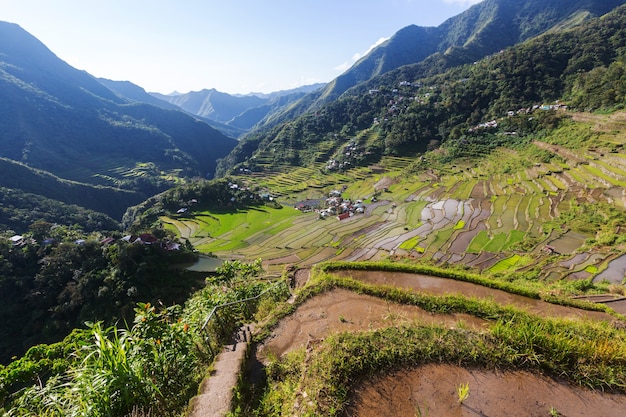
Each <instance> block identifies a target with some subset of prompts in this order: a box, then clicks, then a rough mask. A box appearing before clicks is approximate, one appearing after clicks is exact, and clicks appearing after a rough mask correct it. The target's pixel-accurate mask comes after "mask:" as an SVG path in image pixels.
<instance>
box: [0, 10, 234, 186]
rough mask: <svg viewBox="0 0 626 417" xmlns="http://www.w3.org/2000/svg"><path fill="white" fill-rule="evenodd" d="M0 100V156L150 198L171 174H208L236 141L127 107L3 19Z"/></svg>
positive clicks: (170, 115) (183, 120) (184, 120)
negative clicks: (136, 192)
mask: <svg viewBox="0 0 626 417" xmlns="http://www.w3.org/2000/svg"><path fill="white" fill-rule="evenodd" d="M0 95H1V96H2V101H1V102H0V156H2V157H5V158H9V159H13V160H15V161H19V162H22V163H25V164H28V165H29V166H31V167H35V168H39V169H43V170H46V171H49V172H51V173H53V174H55V175H57V176H59V177H61V178H67V179H72V180H76V181H81V182H89V183H92V184H101V185H114V186H118V187H121V188H126V189H132V190H136V191H139V192H143V193H146V194H150V193H154V192H155V191H158V190H162V189H164V187H166V186H167V185H168V181H169V184H171V183H172V182H171V176H177V177H194V176H201V177H206V176H209V177H210V176H212V175H213V172H214V169H215V161H216V160H217V159H218V158H220V157H222V156H224V155H226V154H227V153H228V152H229V151H230V150H231V149H232V147H233V146H234V145H235V143H236V141H235V140H234V139H231V138H228V137H226V136H224V135H223V134H222V133H220V132H218V131H217V130H215V129H213V128H211V127H210V126H208V125H207V124H206V123H203V122H200V121H198V120H197V119H194V118H192V117H190V116H188V115H186V114H184V113H183V112H180V111H168V110H163V109H161V108H157V107H154V106H150V105H146V104H138V103H130V102H129V101H128V100H126V99H124V98H121V97H120V96H119V95H117V94H115V93H113V92H112V91H111V90H109V89H108V88H106V87H105V86H104V85H103V84H101V83H100V82H98V80H96V79H95V78H94V77H92V76H91V75H89V74H87V73H85V72H83V71H78V70H76V69H74V68H72V67H71V66H69V65H68V64H67V63H65V62H64V61H62V60H60V59H59V58H57V57H56V56H55V55H54V54H53V53H52V52H51V51H50V50H48V49H47V48H46V47H45V46H44V45H43V44H42V43H41V42H39V41H38V40H37V39H35V38H34V37H32V36H31V35H30V34H28V33H27V32H25V31H24V30H23V29H21V28H20V27H19V26H18V25H15V24H10V23H4V22H3V23H0ZM146 164H148V165H150V169H145V168H146ZM138 168H140V172H137V171H135V170H136V169H138ZM168 176H170V179H168ZM0 185H1V184H0Z"/></svg>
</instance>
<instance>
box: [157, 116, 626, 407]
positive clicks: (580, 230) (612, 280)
mask: <svg viewBox="0 0 626 417" xmlns="http://www.w3.org/2000/svg"><path fill="white" fill-rule="evenodd" d="M625 128H626V113H614V114H611V115H598V114H576V115H574V117H573V118H572V121H571V122H567V123H565V124H563V125H562V126H561V127H560V128H558V129H556V130H554V131H552V132H551V133H550V134H549V135H543V136H541V137H539V136H537V137H534V138H530V140H526V141H520V142H519V143H514V144H512V145H511V146H508V147H501V148H498V149H496V150H495V151H493V152H492V153H490V154H489V155H487V156H484V157H481V158H474V159H471V160H469V159H467V160H465V159H456V160H454V162H452V163H451V162H446V158H445V154H444V153H445V148H442V149H443V150H442V149H440V150H438V151H434V152H430V153H427V154H425V155H424V156H422V157H419V158H408V157H406V158H401V157H390V156H385V157H383V158H382V159H381V160H380V161H379V162H378V163H377V164H375V165H370V166H367V167H360V168H355V169H352V170H348V171H345V172H341V173H337V172H334V173H328V172H327V171H325V170H324V164H323V163H321V162H320V163H319V165H315V166H312V167H304V168H287V167H282V168H280V169H279V168H278V167H272V166H269V165H268V166H267V167H265V172H264V173H263V174H258V173H249V174H248V175H241V176H238V177H233V178H232V179H231V180H230V181H231V182H232V187H238V188H239V189H250V190H252V189H255V190H262V192H263V194H264V195H265V196H266V197H267V198H268V199H269V198H270V197H271V198H273V199H274V200H275V202H278V203H279V204H280V206H279V205H276V204H268V205H266V206H263V205H261V206H252V207H248V208H245V209H243V208H241V209H238V210H230V211H228V210H206V211H201V210H193V209H191V210H189V212H184V213H181V214H180V215H176V216H175V215H170V216H165V215H162V216H161V217H160V218H159V219H160V221H161V223H162V224H163V225H165V227H167V228H169V229H170V230H172V231H175V232H176V233H177V234H178V235H179V236H181V237H182V238H186V239H188V240H189V241H190V242H191V243H192V244H193V245H194V246H195V248H196V249H198V251H200V252H201V253H206V254H210V256H216V257H218V258H219V259H224V260H225V259H230V260H238V261H251V260H253V259H256V260H262V263H263V268H264V269H265V271H266V272H267V273H269V274H274V275H273V276H278V275H276V274H282V276H283V277H284V276H285V271H295V272H289V273H288V274H287V275H288V276H289V278H290V282H291V284H292V294H291V298H290V300H289V302H285V303H280V302H279V303H277V305H276V306H273V308H272V309H271V310H269V309H268V310H265V311H264V314H266V315H257V316H256V324H255V328H256V329H255V331H254V332H253V335H252V336H251V337H252V339H251V340H252V342H253V343H252V344H251V346H252V347H246V348H245V349H246V351H247V358H248V359H247V360H246V359H242V355H244V354H243V353H241V348H236V347H235V346H236V345H237V342H235V344H233V345H232V347H231V345H228V346H227V348H226V349H225V350H224V352H223V353H222V354H221V355H225V356H224V357H222V356H220V357H219V358H218V359H217V360H216V362H215V363H214V365H213V368H212V371H211V376H210V377H209V378H207V379H206V380H205V383H203V384H202V386H201V387H200V391H199V394H198V395H197V396H196V397H194V399H193V400H192V401H191V402H190V405H189V409H188V415H189V416H191V417H194V416H201V415H206V414H207V413H209V414H210V413H211V412H216V411H215V410H217V409H219V407H221V410H222V411H221V413H222V414H221V415H224V411H223V410H231V411H230V414H229V415H231V416H247V415H276V416H278V415H302V416H317V415H351V416H361V417H370V416H371V417H374V416H376V417H378V416H396V415H411V416H450V415H459V416H460V415H463V416H470V415H529V416H530V415H532V416H535V415H537V416H540V415H555V416H556V415H568V416H570V415H581V416H582V415H591V414H590V413H599V414H597V415H603V416H618V415H621V412H622V411H621V410H623V409H624V407H625V406H626V397H625V396H624V387H625V386H626V382H625V381H626V378H625V376H624V375H625V374H626V373H625V371H624V364H623V358H624V357H625V356H624V339H625V338H624V330H623V328H624V326H625V324H624V323H626V319H625V318H624V314H626V298H625V297H624V277H625V274H626V255H625V251H626V245H625V242H626V239H624V237H623V232H624V227H625V226H624V225H626V216H625V213H626V198H625V197H626V196H625V194H624V186H623V184H624V183H626V158H624V156H623V155H622V154H621V150H622V147H623V144H624V143H625V142H626V136H624V134H623V133H622V132H624V131H626V129H625ZM347 206H348V207H350V209H349V210H348V209H345V208H344V209H341V207H347ZM574 335H575V336H574ZM248 337H250V336H245V337H244V339H246V340H247V338H248ZM231 351H232V355H235V354H237V355H238V356H237V357H238V358H239V359H238V360H239V361H243V364H244V365H243V366H242V368H241V370H240V369H239V367H238V366H236V365H232V363H231V362H230V361H231V359H227V358H226V356H227V355H231ZM237 352H239V353H237ZM220 358H222V359H220ZM224 368H226V371H225V370H224ZM233 371H234V372H235V374H236V373H239V372H241V373H240V376H239V377H238V379H237V377H236V376H233V374H232V372H233ZM225 374H226V376H225ZM261 375H262V376H261ZM236 380H237V381H238V383H237V384H236V387H235V388H234V391H233V390H232V389H231V387H232V386H233V385H234V384H235V381H236ZM511 387H513V388H511ZM216 398H219V399H220V400H219V401H217V400H216ZM216 413H217V414H219V413H218V412H216Z"/></svg>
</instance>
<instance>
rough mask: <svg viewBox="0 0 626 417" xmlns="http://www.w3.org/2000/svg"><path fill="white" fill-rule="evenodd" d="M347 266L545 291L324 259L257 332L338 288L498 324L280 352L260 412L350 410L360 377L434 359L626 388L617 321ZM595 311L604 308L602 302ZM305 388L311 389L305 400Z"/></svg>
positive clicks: (331, 341)
mask: <svg viewBox="0 0 626 417" xmlns="http://www.w3.org/2000/svg"><path fill="white" fill-rule="evenodd" d="M340 269H367V270H387V271H395V272H412V273H421V274H429V275H435V276H440V277H446V278H451V279H459V280H462V281H466V282H474V283H477V284H480V285H486V286H488V287H491V288H498V289H504V288H506V289H505V290H509V291H510V292H513V293H516V294H522V295H525V296H529V297H532V298H535V299H537V298H541V294H539V293H538V292H535V291H534V290H530V289H522V288H519V287H514V286H511V284H509V283H502V282H500V281H497V280H493V279H490V278H486V277H482V276H479V275H476V274H471V273H467V272H463V271H455V270H449V269H443V268H436V267H431V266H426V265H403V264H398V263H388V262H381V263H370V262H363V263H346V262H331V263H325V264H323V265H321V266H319V267H318V268H316V269H315V270H314V271H313V273H312V279H311V281H310V283H309V284H308V285H307V286H305V287H304V288H303V289H301V291H300V292H299V294H298V297H297V299H296V302H295V303H294V304H287V303H285V304H283V305H280V306H279V308H278V309H277V310H276V312H275V313H274V315H273V317H272V318H271V319H270V320H269V321H267V322H266V323H265V326H264V327H263V328H262V331H261V332H260V333H258V334H257V336H256V340H262V339H263V338H265V337H267V336H268V335H269V334H270V331H271V328H272V327H273V326H275V325H276V324H277V323H278V321H279V320H280V319H281V318H283V317H286V316H287V315H289V314H291V313H292V312H294V311H295V309H296V308H297V306H298V305H300V304H302V303H303V302H304V301H306V300H308V299H310V298H312V297H314V296H316V295H318V294H321V293H324V292H326V291H330V290H332V289H333V288H344V289H348V290H351V291H354V292H358V293H363V294H368V295H372V296H376V297H379V298H382V299H385V300H389V301H392V302H397V303H401V304H407V305H415V306H418V307H420V308H422V309H424V310H427V311H430V312H433V313H436V314H437V313H438V314H444V313H466V314H470V315H472V316H475V317H478V318H482V319H485V320H487V321H488V322H489V323H491V324H490V325H489V327H488V329H485V330H484V331H481V332H477V331H472V330H467V329H465V328H463V327H462V326H459V328H456V329H448V328H443V327H440V326H412V325H411V326H402V327H397V328H394V327H390V328H386V329H381V330H377V331H364V332H360V333H339V334H335V335H331V336H328V337H327V338H326V339H325V340H323V341H322V342H321V344H320V345H319V346H317V347H315V348H314V349H313V350H310V351H309V352H308V353H307V352H305V350H304V349H300V350H297V351H295V352H293V353H290V354H288V355H286V356H285V357H283V358H277V359H276V360H274V361H273V362H272V363H271V364H270V365H269V366H268V368H267V369H266V375H267V376H268V389H266V391H265V392H264V393H263V395H262V397H261V399H260V402H259V403H258V408H257V410H256V411H255V412H258V413H260V414H259V415H267V416H274V415H275V416H278V415H292V414H294V413H295V412H296V411H297V414H298V415H302V416H314V415H328V416H335V415H341V414H342V413H344V412H345V411H346V406H347V404H348V403H349V397H350V387H351V386H353V384H354V382H353V381H359V380H363V379H368V378H372V377H374V376H376V375H381V374H384V373H385V372H388V371H391V370H393V369H398V368H403V367H417V366H419V365H422V364H427V363H448V364H455V365H459V366H467V367H469V366H471V367H480V368H484V369H511V370H518V369H519V370H521V369H524V370H529V371H536V372H542V373H546V374H548V375H553V376H558V377H559V378H563V379H565V380H567V381H570V382H572V383H575V384H579V385H582V386H586V387H589V388H594V389H603V390H610V391H618V392H622V393H623V392H626V359H624V358H626V332H625V331H624V330H620V329H617V328H615V327H614V326H612V325H611V324H610V323H609V322H608V321H607V322H600V321H588V320H571V319H555V318H549V319H548V318H542V317H539V316H536V315H533V314H530V313H527V312H525V311H523V310H521V309H518V308H514V307H511V306H502V305H499V304H497V303H495V302H493V301H491V300H478V299H475V298H467V297H464V296H461V295H446V296H434V295H427V294H423V293H419V292H414V291H411V290H404V289H398V288H395V287H388V286H373V285H368V284H364V283H362V282H358V281H355V280H352V279H348V278H339V277H337V276H334V275H332V271H334V270H340ZM548 298H550V297H548ZM553 301H559V304H569V305H575V306H577V307H588V308H589V307H592V306H594V305H592V304H590V303H580V304H579V303H578V302H573V303H565V302H563V300H553ZM593 309H594V310H604V309H605V308H604V306H595V308H593ZM607 310H608V309H607ZM241 389H242V388H241V387H240V388H239V390H241ZM303 393H306V398H305V396H304V395H303ZM243 396H245V395H243ZM243 396H242V394H241V392H240V391H237V392H236V395H235V397H238V398H243ZM296 404H298V406H297V410H296ZM249 411H250V409H246V407H245V406H244V405H243V404H241V403H239V404H238V407H237V408H236V411H234V412H233V413H232V415H233V416H238V415H244V414H242V413H244V412H249Z"/></svg>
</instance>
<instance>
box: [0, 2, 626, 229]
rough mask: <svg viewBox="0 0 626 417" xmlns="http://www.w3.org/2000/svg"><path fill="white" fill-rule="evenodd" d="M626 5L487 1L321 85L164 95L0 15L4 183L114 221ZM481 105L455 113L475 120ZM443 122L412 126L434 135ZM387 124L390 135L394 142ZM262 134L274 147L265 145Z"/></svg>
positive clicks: (356, 125)
mask: <svg viewBox="0 0 626 417" xmlns="http://www.w3.org/2000/svg"><path fill="white" fill-rule="evenodd" d="M624 3H626V0H573V1H567V2H565V1H562V0H524V1H519V0H484V1H483V2H481V3H479V4H477V5H475V6H473V7H471V8H469V9H468V10H467V11H465V12H463V13H461V14H460V15H458V16H455V17H453V18H451V19H448V20H447V21H445V22H444V23H443V24H441V25H440V26H438V27H419V26H408V27H405V28H403V29H401V30H399V31H398V32H397V33H396V34H395V35H394V36H392V37H391V38H390V39H389V40H388V41H386V42H385V43H383V44H382V45H380V46H379V47H377V48H375V49H374V50H372V51H371V52H370V53H369V54H368V55H367V56H365V57H363V58H362V59H361V60H359V61H358V62H357V63H356V64H355V65H354V66H353V67H352V68H350V69H349V70H348V71H346V72H345V73H344V74H342V75H340V76H339V77H337V78H336V79H335V80H333V81H331V82H330V83H328V84H319V85H312V86H306V87H302V88H299V89H295V90H287V91H281V92H276V93H272V94H250V95H242V96H240V95H229V94H225V93H222V92H219V91H217V90H215V89H205V90H202V91H197V92H189V93H186V94H172V95H167V96H166V95H161V94H157V93H148V92H146V91H145V90H144V89H143V88H141V87H139V86H137V85H134V84H132V83H129V82H123V81H111V80H106V79H96V78H94V77H93V76H91V75H90V74H88V73H86V72H84V71H79V70H77V69H75V68H73V67H71V66H70V65H68V64H67V63H65V62H64V61H62V60H60V59H59V58H58V57H56V56H55V55H54V54H53V53H52V52H51V51H50V50H49V49H48V48H46V46H45V45H43V44H42V43H41V42H40V41H38V40H37V39H35V38H34V37H33V36H31V35H30V34H28V33H27V32H25V31H24V30H23V29H22V28H20V27H19V26H18V25H16V24H12V23H5V22H0V95H1V97H2V100H1V101H0V158H4V159H3V160H2V161H3V162H2V164H0V169H1V170H2V171H3V172H2V175H0V187H4V188H6V189H11V190H22V191H23V192H24V193H28V195H29V196H33V195H40V196H42V197H46V198H49V199H55V201H59V202H61V203H63V204H79V205H80V204H83V207H88V208H90V209H93V210H96V211H101V212H102V213H106V214H108V215H110V216H113V217H114V218H116V219H119V218H120V213H121V211H122V210H123V207H124V206H126V205H131V204H136V203H138V202H139V201H141V200H142V199H145V198H147V197H149V196H150V195H153V194H155V193H158V192H160V191H162V190H164V189H167V188H169V187H171V186H172V185H174V184H176V183H180V182H181V181H188V180H189V179H192V178H209V177H212V176H213V175H214V172H216V169H217V172H218V174H224V173H227V172H229V171H230V170H231V169H232V168H233V167H235V166H237V165H238V164H241V163H243V162H245V161H251V159H250V158H252V157H253V156H254V157H259V158H257V159H256V161H257V162H258V161H259V160H262V159H263V158H267V161H268V162H269V163H272V164H282V163H287V164H303V163H308V162H307V161H321V160H324V158H328V157H331V156H332V155H333V153H335V152H338V150H339V147H340V144H341V140H342V139H341V137H343V136H344V135H348V136H350V135H355V134H356V133H357V132H358V130H359V129H362V126H366V125H368V123H371V120H372V119H373V118H374V117H376V116H378V115H379V114H378V113H377V112H378V111H380V109H381V108H383V107H384V106H386V104H381V103H378V101H379V100H381V98H380V97H382V96H380V97H378V98H376V97H369V98H367V99H366V98H364V97H366V95H364V93H365V92H367V91H368V90H375V89H378V88H379V87H380V86H390V85H397V83H398V82H400V81H405V80H406V81H415V80H420V79H425V78H426V77H433V76H438V75H441V74H444V73H445V71H447V70H449V69H451V68H460V66H461V65H463V64H468V63H473V62H476V61H478V60H480V59H483V58H485V57H488V56H491V55H493V54H496V53H498V52H499V51H501V50H503V49H506V48H508V47H510V46H512V45H516V44H518V43H520V42H524V41H526V40H529V39H533V38H536V37H538V36H541V35H545V34H550V33H560V32H563V31H565V30H569V29H571V28H575V27H578V26H580V25H582V24H583V23H584V22H586V21H588V20H590V19H592V18H594V17H597V16H600V15H603V14H605V13H607V12H609V11H611V10H613V9H614V8H616V7H617V6H619V5H622V4H624ZM568 70H569V69H568ZM530 82H532V80H531V81H530ZM555 91H556V90H555ZM350 97H352V99H349V100H347V99H348V98H350ZM487 99H488V98H484V100H487ZM491 99H493V98H491ZM377 100H378V101H377ZM493 100H495V99H493ZM499 100H500V101H502V102H503V103H508V102H511V103H513V102H514V100H513V99H510V100H509V99H507V100H509V101H508V102H507V101H506V100H504V101H503V99H502V97H500V98H499ZM481 105H484V104H481ZM504 105H505V104H502V106H504ZM376 106H378V107H376ZM488 111H489V110H486V109H483V108H481V109H475V112H474V113H475V114H472V116H471V117H469V118H467V116H460V115H459V114H457V115H456V116H454V117H457V118H459V117H466V118H467V121H468V122H469V121H473V120H474V119H476V118H478V117H480V115H482V114H486V112H488ZM312 115H315V117H311V116H312ZM419 117H420V118H421V119H420V120H422V121H423V120H426V119H428V120H430V118H433V117H444V116H443V114H439V115H437V116H433V114H432V113H429V114H423V115H420V116H419ZM470 119H471V120H470ZM285 122H289V123H290V124H289V125H287V124H284V123H285ZM411 123H414V122H411ZM451 123H452V122H451V121H446V122H445V124H446V126H448V125H450V124H451ZM455 123H459V121H458V120H457V121H456V122H455ZM289 126H291V128H289ZM407 126H408V125H407ZM407 126H405V127H403V128H402V132H403V135H404V136H403V137H402V138H400V137H398V133H397V132H396V133H393V132H391V133H389V132H384V135H387V137H386V139H385V138H384V137H383V136H381V137H380V138H379V139H378V142H377V141H376V140H374V139H375V138H373V137H369V139H368V145H367V146H369V147H370V150H371V151H372V152H383V151H384V152H387V151H389V149H392V148H388V147H389V144H390V143H405V144H406V143H409V142H410V141H411V140H412V139H411V140H409V139H407V138H410V137H413V136H415V135H417V133H416V130H415V129H419V128H423V126H421V127H420V126H417V125H415V127H414V129H413V130H410V129H409V128H408V127H407ZM433 126H435V125H434V124H433ZM394 129H395V128H394ZM407 129H408V130H407ZM449 129H450V128H449V127H446V128H442V127H441V126H440V128H439V131H438V132H437V134H432V132H431V131H430V130H428V129H426V130H425V131H424V132H422V133H419V134H421V135H425V134H430V135H431V141H432V140H435V141H437V140H441V138H440V137H439V136H441V135H442V134H443V133H442V132H448V131H449ZM390 134H395V135H396V136H394V137H393V140H391V139H389V138H390V136H389V135H390ZM407 135H408V136H407ZM236 137H239V138H240V141H239V142H238V141H237V140H235V139H234V138H236ZM419 140H422V139H419ZM319 141H325V145H324V150H323V151H322V150H319V149H317V148H316V147H317V146H318V145H317V144H318V142H319ZM270 144H273V145H272V147H271V149H275V152H274V153H273V154H272V155H269V154H268V155H265V154H263V152H264V150H266V149H270V146H269V145H270ZM274 145H275V146H274ZM421 146H422V145H419V149H421ZM387 148H388V149H387ZM218 161H219V166H218ZM28 170H32V171H31V172H28ZM17 173H22V174H20V175H21V176H22V177H23V178H24V179H25V180H20V178H19V176H20V175H17ZM37 178H39V179H43V178H45V181H44V180H42V181H38V180H36V179H37ZM27 179H29V180H27ZM39 184H41V185H39ZM43 184H46V185H43ZM52 189H55V190H54V192H53V191H52ZM79 189H80V190H81V191H80V192H79V193H76V192H75V190H79ZM59 190H61V191H59ZM63 190H65V191H63ZM81 193H82V195H81ZM12 198H14V197H12ZM29 198H30V197H29ZM22 223H23V222H22ZM2 227H10V226H7V225H6V224H5V225H4V226H3V225H2V224H0V228H2Z"/></svg>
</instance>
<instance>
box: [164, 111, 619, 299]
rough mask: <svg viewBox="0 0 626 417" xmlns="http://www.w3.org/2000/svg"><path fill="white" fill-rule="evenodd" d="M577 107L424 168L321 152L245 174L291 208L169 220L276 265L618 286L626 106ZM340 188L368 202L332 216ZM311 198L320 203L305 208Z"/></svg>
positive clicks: (195, 238)
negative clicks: (523, 134)
mask: <svg viewBox="0 0 626 417" xmlns="http://www.w3.org/2000/svg"><path fill="white" fill-rule="evenodd" d="M576 118H577V119H578V120H579V121H577V122H575V123H569V124H566V125H565V126H564V127H561V128H560V129H558V130H556V131H554V132H552V134H551V135H550V136H547V137H544V138H541V139H540V140H535V141H532V142H527V143H526V144H522V145H518V146H513V147H508V148H499V149H496V150H495V151H494V152H492V153H491V154H490V155H488V156H486V157H483V158H479V159H472V160H471V161H470V160H465V161H464V160H456V161H454V163H453V164H452V163H442V162H438V158H437V154H436V153H431V154H427V155H426V157H425V158H428V161H432V163H430V162H427V163H426V164H424V163H422V164H421V168H416V160H415V159H414V158H400V157H383V158H382V160H381V161H380V162H379V163H378V164H376V165H371V166H368V167H359V168H355V169H352V170H349V171H346V172H342V173H330V174H329V173H325V172H324V170H323V166H322V164H321V163H320V165H319V166H313V167H306V168H283V169H282V170H280V171H278V170H274V171H271V172H269V173H265V175H263V176H261V175H254V174H253V175H246V176H240V177H237V178H236V181H237V182H239V183H241V184H246V185H247V186H255V187H260V188H262V189H264V190H267V193H268V194H270V195H272V196H273V197H274V198H275V199H276V201H278V202H280V204H281V205H282V206H283V208H279V209H277V208H270V207H260V208H254V209H250V210H242V211H238V212H221V213H218V212H208V211H207V212H194V213H193V214H192V215H191V216H185V217H178V218H177V217H173V216H171V217H162V218H161V220H162V221H163V222H164V223H165V224H166V225H167V227H169V228H170V229H172V230H175V231H176V232H177V233H178V234H179V235H180V236H182V237H184V238H188V239H189V240H190V241H191V243H192V244H193V245H194V246H195V247H196V248H197V249H198V250H199V251H200V252H205V253H212V254H214V255H215V256H218V257H220V258H225V259H231V258H236V259H256V258H261V259H263V261H264V264H265V265H266V266H268V267H269V268H270V269H273V268H275V269H277V270H280V269H281V268H282V267H283V266H284V265H287V264H293V265H297V266H300V267H304V266H311V265H315V264H317V263H319V262H322V261H329V260H343V261H376V260H383V259H387V258H393V259H411V260H413V259H414V260H421V261H427V262H433V263H437V264H442V265H443V264H445V265H456V266H459V267H464V268H469V269H472V270H476V271H480V272H483V273H489V274H495V275H498V276H504V277H508V278H509V279H513V277H533V278H532V279H533V280H539V281H546V282H557V281H572V282H594V283H599V282H605V283H610V284H614V288H613V289H615V290H618V289H619V288H618V287H619V286H620V284H622V280H623V279H624V275H625V272H626V256H622V255H623V253H624V249H625V248H626V246H625V245H624V243H623V242H624V238H623V230H622V229H623V227H622V225H623V224H624V222H623V220H625V219H626V217H625V216H624V213H625V211H624V210H625V209H626V195H625V193H624V189H625V188H624V185H625V184H626V158H625V157H624V155H623V154H622V153H621V150H622V146H623V144H624V142H625V141H626V138H625V137H624V134H623V133H622V132H623V131H624V127H626V117H625V116H624V113H615V114H613V115H610V116H605V115H592V114H583V115H577V116H576ZM423 158H424V157H423ZM424 165H426V168H423V166H424ZM333 191H337V192H339V193H340V195H341V198H342V199H343V200H344V201H345V200H349V201H350V202H352V203H353V204H354V203H355V202H358V204H359V205H360V206H361V207H362V210H361V211H362V212H361V213H354V215H352V216H335V215H332V216H326V217H324V216H322V215H321V214H320V209H323V207H324V206H325V203H326V200H327V199H328V198H329V193H331V192H333ZM302 202H305V203H307V206H310V207H311V208H314V207H315V206H317V207H318V209H317V210H313V209H311V210H296V209H295V207H296V206H297V205H298V204H301V203H302ZM322 214H323V213H322ZM339 218H342V219H341V220H339Z"/></svg>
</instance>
